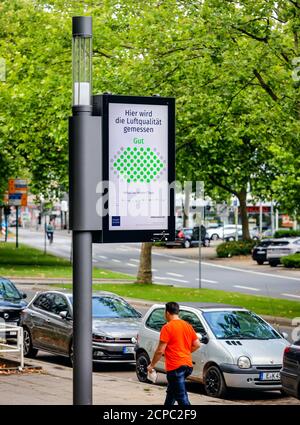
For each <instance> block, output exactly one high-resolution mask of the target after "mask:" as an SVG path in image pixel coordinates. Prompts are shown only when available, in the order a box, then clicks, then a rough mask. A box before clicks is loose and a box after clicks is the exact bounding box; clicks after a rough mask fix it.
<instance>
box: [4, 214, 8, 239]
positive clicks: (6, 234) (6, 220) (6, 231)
mask: <svg viewBox="0 0 300 425" xmlns="http://www.w3.org/2000/svg"><path fill="white" fill-rule="evenodd" d="M4 217H5V242H7V236H8V219H7V218H8V215H7V214H6V212H5V210H4Z"/></svg>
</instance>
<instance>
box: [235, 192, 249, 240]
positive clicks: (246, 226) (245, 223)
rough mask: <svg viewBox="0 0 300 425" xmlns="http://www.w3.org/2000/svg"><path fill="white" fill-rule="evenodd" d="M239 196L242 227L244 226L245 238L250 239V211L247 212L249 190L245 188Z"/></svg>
mask: <svg viewBox="0 0 300 425" xmlns="http://www.w3.org/2000/svg"><path fill="white" fill-rule="evenodd" d="M237 197H238V199H239V201H240V211H241V220H242V228H243V239H244V240H250V239H251V237H250V232H249V221H248V213H247V190H246V189H243V190H241V191H240V192H239V193H238V194H237Z"/></svg>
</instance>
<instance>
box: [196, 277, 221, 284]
mask: <svg viewBox="0 0 300 425" xmlns="http://www.w3.org/2000/svg"><path fill="white" fill-rule="evenodd" d="M196 280H197V281H198V282H199V277H197V278H196ZM201 282H207V283H219V282H217V281H216V280H208V279H201Z"/></svg>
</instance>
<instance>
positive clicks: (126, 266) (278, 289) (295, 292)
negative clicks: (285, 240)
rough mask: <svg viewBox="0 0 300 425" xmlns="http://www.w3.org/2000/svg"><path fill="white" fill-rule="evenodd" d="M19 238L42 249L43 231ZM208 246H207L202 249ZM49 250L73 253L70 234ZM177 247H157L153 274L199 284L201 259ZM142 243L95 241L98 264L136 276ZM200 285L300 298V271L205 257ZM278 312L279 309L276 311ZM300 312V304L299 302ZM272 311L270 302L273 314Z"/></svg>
mask: <svg viewBox="0 0 300 425" xmlns="http://www.w3.org/2000/svg"><path fill="white" fill-rule="evenodd" d="M20 241H21V242H24V243H27V244H29V245H31V246H34V247H37V248H40V249H43V248H44V238H43V233H42V232H35V231H30V230H24V229H20ZM203 249H205V248H203ZM47 251H48V252H51V253H53V254H56V255H60V256H62V257H65V258H70V256H71V234H67V232H59V231H57V232H56V233H55V235H54V243H53V244H52V245H51V246H49V244H48V242H47ZM185 251H187V250H183V249H181V248H178V249H172V250H168V249H154V250H153V256H152V267H153V269H152V270H153V276H154V281H155V282H156V283H162V284H169V285H173V286H180V287H190V288H198V287H199V262H198V260H197V259H194V258H189V257H187V256H186V253H185ZM139 255H140V244H94V245H93V263H94V265H95V266H98V267H101V268H104V269H109V270H113V271H117V272H122V273H127V274H131V275H133V276H136V274H137V270H138V265H139ZM201 287H204V288H210V289H222V290H227V291H234V292H241V293H245V294H251V295H264V296H268V297H274V298H282V299H289V300H294V301H300V274H299V273H298V272H296V273H289V272H288V271H284V270H282V269H280V268H276V269H273V268H270V267H269V266H262V267H260V266H257V265H256V264H255V263H253V265H252V266H251V267H248V266H247V267H240V266H228V265H224V264H220V263H216V262H213V261H207V260H204V261H202V263H201ZM275 313H276V312H275ZM299 313H300V304H299ZM271 314H273V309H272V304H271V301H270V315H271Z"/></svg>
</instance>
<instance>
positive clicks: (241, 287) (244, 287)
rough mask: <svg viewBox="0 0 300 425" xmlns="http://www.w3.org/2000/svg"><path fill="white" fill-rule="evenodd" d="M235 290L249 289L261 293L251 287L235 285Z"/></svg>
mask: <svg viewBox="0 0 300 425" xmlns="http://www.w3.org/2000/svg"><path fill="white" fill-rule="evenodd" d="M233 286H234V288H240V289H249V291H260V289H257V288H252V287H251V286H241V285H233Z"/></svg>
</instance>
